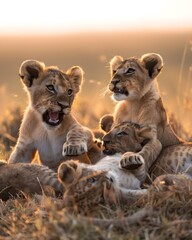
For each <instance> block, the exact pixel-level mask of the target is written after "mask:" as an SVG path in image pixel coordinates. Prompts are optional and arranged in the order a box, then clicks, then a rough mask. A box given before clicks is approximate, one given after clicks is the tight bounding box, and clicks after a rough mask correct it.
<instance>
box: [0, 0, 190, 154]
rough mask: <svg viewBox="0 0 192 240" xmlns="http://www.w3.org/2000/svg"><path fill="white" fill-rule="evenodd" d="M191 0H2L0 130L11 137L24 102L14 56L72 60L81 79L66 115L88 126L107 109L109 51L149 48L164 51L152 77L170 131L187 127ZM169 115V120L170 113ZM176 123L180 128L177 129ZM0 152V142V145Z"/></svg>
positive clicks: (59, 62)
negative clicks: (158, 70) (173, 125)
mask: <svg viewBox="0 0 192 240" xmlns="http://www.w3.org/2000/svg"><path fill="white" fill-rule="evenodd" d="M191 9H192V1H191V0H156V1H154V0H145V1H142V0H140V1H139V0H134V1H130V0H119V1H115V0H110V1H109V0H97V1H88V0H87V1H86V0H81V1H78V0H77V1H72V0H70V1H66V0H55V1H50V0H46V1H45V0H33V1H32V2H28V1H24V0H17V1H11V0H6V1H3V2H1V14H0V74H1V75H0V108H1V116H0V118H1V130H0V133H1V134H0V137H1V139H3V144H2V146H0V147H1V149H3V146H4V145H6V144H7V145H6V146H7V147H6V149H10V142H11V144H12V145H14V144H15V140H16V138H17V133H18V126H19V124H20V120H21V115H22V113H23V111H24V108H25V107H26V105H27V94H26V93H25V92H24V90H23V87H22V84H21V82H20V80H19V77H18V70H19V67H20V65H21V63H22V61H24V60H26V59H37V60H40V61H43V62H45V64H46V65H56V66H58V67H59V68H61V69H63V70H67V69H68V68H69V67H70V66H72V65H79V66H81V67H82V68H83V70H84V71H85V81H84V84H83V88H82V91H81V93H80V94H79V96H78V98H77V101H76V102H75V105H74V115H75V116H76V118H77V119H78V120H79V121H80V122H81V123H83V124H85V125H87V126H88V127H91V128H97V127H98V119H99V117H100V116H102V115H103V114H105V113H109V112H113V108H114V103H113V102H112V100H111V99H110V94H109V93H106V89H107V84H108V82H109V80H110V74H109V61H110V59H111V58H112V57H113V56H114V55H122V56H123V57H124V58H127V57H131V56H136V57H140V56H141V55H142V54H144V53H148V52H156V53H159V54H161V55H162V57H163V59H164V63H165V65H164V69H163V72H162V74H161V75H160V77H159V79H158V81H159V86H160V90H161V94H162V97H163V100H164V103H165V106H166V108H167V110H168V111H169V113H170V116H171V119H176V122H177V128H178V131H179V130H181V129H182V133H183V132H185V131H186V132H188V133H189V134H190V133H191V132H192V124H191V119H192V14H191ZM174 121H175V120H174ZM183 128H184V130H183ZM2 152H3V150H2Z"/></svg>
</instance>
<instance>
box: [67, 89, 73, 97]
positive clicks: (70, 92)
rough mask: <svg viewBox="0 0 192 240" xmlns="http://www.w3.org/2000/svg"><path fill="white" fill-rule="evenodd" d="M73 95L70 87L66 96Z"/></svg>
mask: <svg viewBox="0 0 192 240" xmlns="http://www.w3.org/2000/svg"><path fill="white" fill-rule="evenodd" d="M72 95H73V90H72V89H71V88H70V89H69V90H68V96H69V97H70V96H72Z"/></svg>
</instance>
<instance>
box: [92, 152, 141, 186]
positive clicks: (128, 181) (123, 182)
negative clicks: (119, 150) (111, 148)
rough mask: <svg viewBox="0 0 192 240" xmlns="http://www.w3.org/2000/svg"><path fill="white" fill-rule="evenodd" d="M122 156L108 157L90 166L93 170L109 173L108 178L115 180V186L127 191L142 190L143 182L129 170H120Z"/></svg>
mask: <svg viewBox="0 0 192 240" xmlns="http://www.w3.org/2000/svg"><path fill="white" fill-rule="evenodd" d="M121 156H122V154H115V155H113V156H106V157H104V158H102V159H101V160H100V161H99V162H98V163H97V164H95V165H93V166H90V168H92V169H93V170H102V171H106V170H107V171H108V176H109V177H111V178H112V179H113V181H114V182H115V184H116V185H117V186H119V187H122V188H127V189H140V185H141V182H140V181H139V179H138V178H136V176H135V175H134V174H133V173H131V171H129V170H124V169H121V168H119V161H120V159H121Z"/></svg>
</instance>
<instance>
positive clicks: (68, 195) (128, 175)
mask: <svg viewBox="0 0 192 240" xmlns="http://www.w3.org/2000/svg"><path fill="white" fill-rule="evenodd" d="M155 139H156V134H155V132H154V129H152V128H150V127H148V126H140V125H138V124H134V123H130V122H125V123H121V124H119V125H118V126H116V127H114V128H113V129H112V130H111V131H110V132H109V133H108V134H106V135H105V136H104V138H103V141H104V146H105V151H104V152H105V153H106V154H108V155H109V156H108V157H105V158H103V159H101V160H100V161H99V162H98V163H97V164H96V165H92V166H91V165H86V164H82V163H79V162H77V161H73V160H71V161H67V162H65V163H62V164H61V165H60V167H59V169H58V176H59V179H60V181H61V182H62V183H63V185H64V188H66V191H65V193H64V202H65V205H66V206H67V207H73V205H76V206H77V207H78V209H77V210H78V211H81V210H82V209H85V208H92V207H93V205H97V204H99V203H103V202H110V201H112V200H115V201H118V202H119V203H126V204H128V203H129V202H130V201H132V200H133V201H135V200H137V199H138V197H140V196H145V195H146V194H147V190H145V189H140V185H141V183H142V182H143V181H144V180H145V177H146V176H147V173H148V171H149V167H151V164H152V163H153V166H152V168H151V171H150V172H151V174H152V179H154V178H155V177H157V176H160V175H162V174H177V173H184V174H185V175H186V176H187V177H190V178H192V162H191V159H192V158H191V156H192V143H184V142H183V143H181V144H178V145H172V146H169V147H167V148H164V150H162V152H161V154H160V155H159V157H158V158H157V152H159V150H157V149H155V148H152V149H151V148H148V147H149V146H152V145H153V143H154V142H155ZM154 146H155V145H154ZM156 150H157V152H156ZM127 151H129V152H128V153H129V156H130V158H129V162H128V161H127V162H126V163H124V164H122V161H120V159H121V154H123V153H125V152H127ZM134 153H135V155H134ZM135 156H136V157H135ZM156 158H157V160H156ZM141 159H142V162H141V161H140V160H141ZM155 160H156V161H155ZM167 176H168V178H170V177H171V175H167ZM173 176H174V175H173ZM163 178H164V179H165V178H166V175H164V177H162V178H161V177H160V178H159V179H158V180H157V181H159V180H160V179H163ZM174 178H175V179H177V176H175V177H174ZM178 179H179V177H178Z"/></svg>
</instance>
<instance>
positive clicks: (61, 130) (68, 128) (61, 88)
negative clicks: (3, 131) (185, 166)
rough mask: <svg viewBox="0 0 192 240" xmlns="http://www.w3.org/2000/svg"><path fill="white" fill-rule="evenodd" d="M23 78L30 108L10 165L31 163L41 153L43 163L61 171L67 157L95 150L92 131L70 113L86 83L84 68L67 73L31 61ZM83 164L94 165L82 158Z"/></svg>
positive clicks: (21, 71)
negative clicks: (82, 86)
mask: <svg viewBox="0 0 192 240" xmlns="http://www.w3.org/2000/svg"><path fill="white" fill-rule="evenodd" d="M20 76H21V80H22V82H23V84H24V86H25V88H26V90H27V93H28V95H29V105H28V108H27V110H26V111H25V115H24V117H23V121H22V124H21V128H20V133H19V138H18V141H17V144H16V147H15V149H14V151H13V152H12V154H11V156H10V158H9V163H17V162H28V163H29V162H31V161H32V159H33V156H34V154H35V152H36V151H38V154H39V157H40V161H41V163H42V164H44V165H46V166H49V167H50V168H51V169H54V170H57V168H58V166H59V164H60V163H61V162H62V161H63V160H65V159H67V156H71V155H73V156H74V155H82V154H83V153H86V152H87V151H88V150H89V149H91V148H92V147H93V145H94V141H93V135H92V132H91V131H90V130H89V129H87V128H85V127H83V126H81V125H80V124H79V123H78V122H77V121H76V119H75V118H74V117H73V116H72V115H71V114H70V111H71V107H72V103H73V100H74V98H75V96H76V94H77V93H78V92H79V91H80V87H81V83H82V80H83V71H82V69H81V68H80V67H78V66H75V67H72V68H70V69H69V70H67V72H66V73H64V72H63V71H62V70H59V69H58V68H57V67H45V65H44V63H41V62H39V61H36V60H27V61H25V62H23V63H22V65H21V67H20ZM82 161H83V162H86V163H90V160H89V158H88V157H82Z"/></svg>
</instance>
